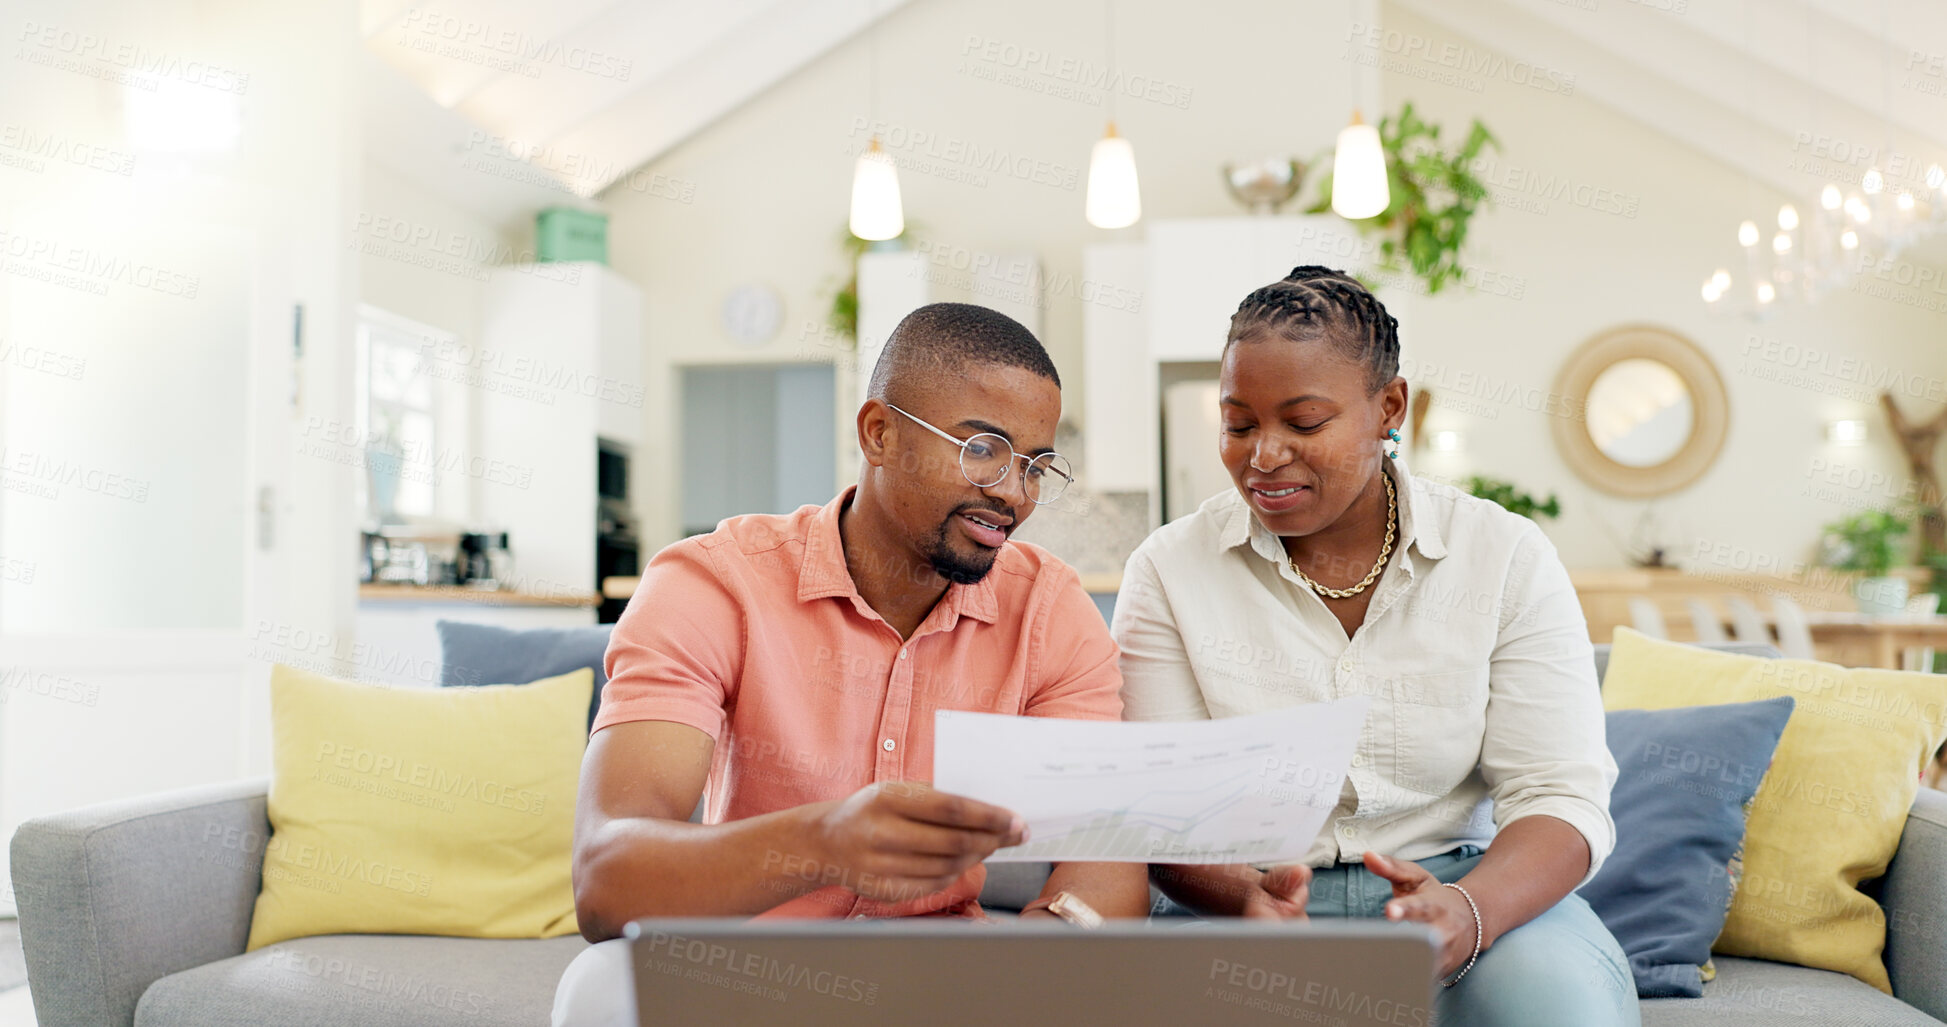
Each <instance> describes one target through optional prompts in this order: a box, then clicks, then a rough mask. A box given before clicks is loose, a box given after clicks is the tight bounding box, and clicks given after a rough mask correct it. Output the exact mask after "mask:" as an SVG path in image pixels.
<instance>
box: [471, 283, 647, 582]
mask: <svg viewBox="0 0 1947 1027" xmlns="http://www.w3.org/2000/svg"><path fill="white" fill-rule="evenodd" d="M481 334H482V339H481V347H480V354H479V355H478V357H477V358H476V359H475V360H474V361H473V363H476V364H478V365H480V366H479V367H478V368H477V370H478V372H479V374H478V375H477V378H478V383H477V384H478V385H479V391H478V392H477V393H476V397H477V399H478V405H477V417H478V422H477V423H478V425H479V430H478V438H479V440H480V441H479V452H478V453H475V454H470V458H469V459H468V460H467V461H466V462H465V463H464V464H463V465H462V466H464V468H465V471H464V473H467V474H469V475H470V476H472V477H473V479H474V487H475V490H476V491H475V493H474V496H475V501H474V504H473V509H474V511H475V520H476V521H477V522H478V523H480V524H481V525H483V526H490V527H494V528H499V529H502V530H505V531H506V532H507V533H508V542H509V545H510V546H511V548H512V550H513V554H514V580H515V583H516V584H517V585H518V586H519V587H521V588H525V589H529V590H532V591H539V592H558V591H561V590H580V591H592V590H594V589H595V588H596V584H597V583H596V581H595V507H596V480H595V474H596V468H595V463H596V441H595V440H596V438H597V437H598V436H600V437H604V438H609V439H612V440H614V441H618V442H622V443H626V444H629V445H631V446H633V445H635V444H637V443H639V442H640V441H641V439H642V426H643V414H644V411H643V408H642V407H643V382H642V293H641V291H640V290H639V289H637V288H636V287H635V286H634V285H633V284H631V283H630V282H629V281H627V280H626V279H624V278H623V277H622V276H621V275H618V274H616V273H615V272H614V271H613V270H611V269H609V268H608V267H606V266H604V265H601V264H594V263H587V262H576V263H563V264H538V265H517V266H511V267H506V268H501V269H498V270H496V271H494V272H493V274H492V277H491V279H490V281H489V283H488V288H487V310H486V316H485V318H484V320H483V328H482V332H481Z"/></svg>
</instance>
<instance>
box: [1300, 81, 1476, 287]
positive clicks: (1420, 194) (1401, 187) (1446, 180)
mask: <svg viewBox="0 0 1947 1027" xmlns="http://www.w3.org/2000/svg"><path fill="white" fill-rule="evenodd" d="M1379 142H1380V145H1381V146H1382V147H1383V148H1384V149H1385V151H1386V184H1387V187H1388V188H1389V189H1390V190H1391V192H1392V201H1391V202H1390V203H1388V204H1387V205H1386V209H1385V210H1383V211H1381V212H1380V213H1379V214H1378V215H1377V216H1375V217H1370V218H1365V219H1363V220H1359V221H1355V222H1353V224H1355V225H1357V226H1359V230H1360V231H1361V232H1365V233H1368V234H1375V233H1376V234H1378V235H1380V236H1382V238H1381V241H1380V244H1379V253H1380V256H1381V257H1383V258H1384V260H1385V263H1386V266H1387V267H1389V268H1391V269H1393V270H1400V269H1401V268H1402V261H1403V263H1404V268H1405V269H1407V270H1411V271H1412V272H1413V273H1414V274H1415V275H1418V276H1419V277H1420V278H1421V279H1422V280H1423V281H1425V282H1426V291H1427V292H1428V293H1436V292H1439V291H1440V289H1441V287H1442V286H1445V285H1446V284H1447V283H1448V282H1451V281H1454V280H1456V279H1458V278H1459V277H1460V276H1461V273H1462V272H1463V271H1464V270H1465V268H1464V267H1463V266H1462V264H1461V262H1460V247H1461V244H1462V243H1465V242H1466V241H1467V224H1468V222H1469V221H1471V220H1472V219H1473V217H1474V212H1475V211H1477V210H1479V209H1480V206H1481V204H1482V203H1485V202H1487V201H1488V195H1487V186H1486V185H1484V184H1482V183H1481V180H1480V179H1478V178H1476V177H1474V171H1473V166H1474V162H1475V161H1477V160H1479V159H1480V155H1481V151H1482V150H1483V149H1485V148H1487V147H1490V146H1491V147H1494V148H1495V149H1499V148H1500V145H1501V144H1500V142H1499V141H1498V140H1496V139H1495V138H1494V136H1493V135H1492V134H1491V133H1489V132H1488V130H1487V126H1486V125H1483V124H1481V121H1480V119H1479V118H1475V119H1474V122H1473V125H1472V126H1471V127H1469V128H1468V130H1467V138H1466V139H1465V140H1463V141H1462V142H1461V144H1460V147H1459V148H1458V149H1456V150H1453V151H1451V152H1449V151H1448V150H1447V149H1446V148H1445V147H1443V146H1442V145H1441V143H1440V126H1439V125H1436V124H1433V123H1432V122H1430V121H1427V120H1425V119H1423V118H1421V117H1420V116H1419V115H1418V114H1416V113H1414V112H1413V104H1412V102H1411V101H1408V102H1407V103H1406V104H1404V105H1403V106H1401V107H1400V109H1399V113H1398V114H1396V115H1391V116H1388V117H1385V118H1381V119H1380V121H1379ZM1327 158H1329V154H1328V155H1327ZM1319 166H1320V167H1323V168H1325V169H1326V170H1325V173H1324V174H1323V175H1322V176H1321V177H1320V181H1321V182H1322V187H1321V188H1322V189H1323V195H1322V197H1321V198H1320V199H1319V201H1318V202H1317V203H1314V204H1312V205H1311V206H1310V207H1309V208H1307V209H1306V211H1307V213H1311V214H1322V213H1325V212H1326V211H1329V210H1331V209H1332V172H1331V161H1330V160H1329V159H1323V160H1321V161H1320V162H1319Z"/></svg>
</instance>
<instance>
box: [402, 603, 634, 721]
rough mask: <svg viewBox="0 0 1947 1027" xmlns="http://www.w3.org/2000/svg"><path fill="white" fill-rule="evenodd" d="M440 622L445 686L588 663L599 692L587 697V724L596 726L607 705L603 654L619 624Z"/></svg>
mask: <svg viewBox="0 0 1947 1027" xmlns="http://www.w3.org/2000/svg"><path fill="white" fill-rule="evenodd" d="M437 627H438V629H439V655H440V670H439V683H440V686H441V687H446V686H449V685H511V684H517V683H519V682H522V681H539V680H540V679H542V678H551V677H555V676H557V675H560V674H566V673H568V672H569V671H571V670H577V669H579V668H582V667H587V668H588V669H590V670H592V671H594V672H595V694H594V695H593V696H591V697H590V698H589V701H588V726H589V728H591V729H592V728H594V726H595V714H596V713H597V712H598V711H600V710H601V707H602V686H603V685H606V684H608V671H607V669H606V668H605V667H604V665H603V663H602V656H603V654H604V653H606V652H607V651H608V636H609V632H610V631H611V630H613V629H614V627H615V625H613V624H599V625H596V626H594V627H588V628H529V629H525V630H516V629H514V628H501V627H495V626H494V625H491V624H469V623H467V622H465V621H455V620H443V621H440V622H439V623H438V625H437Z"/></svg>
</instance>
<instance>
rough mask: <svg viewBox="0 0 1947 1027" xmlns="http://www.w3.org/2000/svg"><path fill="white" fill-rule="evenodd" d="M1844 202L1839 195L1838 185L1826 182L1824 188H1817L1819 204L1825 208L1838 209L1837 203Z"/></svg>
mask: <svg viewBox="0 0 1947 1027" xmlns="http://www.w3.org/2000/svg"><path fill="white" fill-rule="evenodd" d="M1844 202H1845V200H1844V199H1843V198H1842V197H1840V195H1839V187H1838V186H1836V185H1830V184H1828V185H1827V186H1826V187H1825V188H1824V189H1821V190H1819V206H1821V207H1824V208H1825V209H1826V210H1838V209H1839V204H1841V203H1844Z"/></svg>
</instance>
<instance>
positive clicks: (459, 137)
mask: <svg viewBox="0 0 1947 1027" xmlns="http://www.w3.org/2000/svg"><path fill="white" fill-rule="evenodd" d="M438 2H439V7H437V8H434V7H429V6H427V5H426V4H425V3H424V0H361V4H362V6H361V19H362V28H363V31H364V34H365V43H366V50H367V51H368V54H369V60H370V61H371V62H373V63H377V64H382V65H385V66H389V67H390V68H392V69H396V71H397V72H398V74H396V75H386V74H374V75H366V76H362V78H364V79H366V80H367V86H366V88H367V97H366V102H365V112H366V113H365V132H366V137H367V152H368V153H369V154H371V155H372V156H373V157H374V158H375V159H378V160H382V161H387V162H390V163H393V164H394V165H395V166H398V167H400V168H401V169H402V170H412V169H417V173H418V174H419V175H420V176H421V177H422V178H423V177H424V176H425V175H427V174H428V171H427V169H428V168H429V167H431V168H435V169H437V168H438V167H439V166H440V165H441V163H442V162H444V163H445V164H447V165H451V164H454V163H457V162H462V161H469V160H470V161H472V162H473V165H472V167H473V170H475V171H479V170H482V167H483V162H484V166H485V167H487V168H489V169H490V171H489V173H488V174H485V175H482V174H473V175H460V176H457V178H458V179H459V180H460V182H461V183H462V184H460V185H459V186H457V187H456V188H458V189H460V190H461V191H463V192H465V193H469V194H471V195H463V196H458V197H456V199H457V200H458V201H460V202H464V203H467V204H468V205H470V206H473V207H474V208H476V209H479V210H482V211H483V212H486V213H488V214H489V215H490V216H495V217H500V218H512V217H515V216H517V215H518V212H520V211H523V210H525V211H531V210H532V209H533V208H534V207H536V206H542V205H545V204H546V203H547V202H550V201H552V202H560V201H561V200H563V199H564V198H567V197H571V196H572V197H583V198H586V197H590V196H594V195H595V194H597V193H599V192H600V191H601V190H602V189H604V188H606V187H608V186H609V185H611V184H613V183H614V182H615V181H616V180H617V179H618V178H620V177H621V176H624V175H627V174H628V173H630V172H631V171H633V170H635V169H636V168H639V167H641V166H642V165H643V164H645V163H647V162H649V161H651V160H653V159H654V158H656V157H657V156H658V155H660V154H662V153H664V152H666V151H667V150H668V149H670V148H671V147H673V146H675V145H676V144H677V143H679V142H681V141H682V140H683V139H684V138H685V137H687V136H689V135H690V134H691V133H694V132H696V131H698V130H699V129H701V128H703V127H704V126H707V125H708V124H710V123H711V122H712V121H714V120H716V119H718V118H721V117H723V116H725V115H726V114H728V113H729V112H730V111H732V110H734V109H735V108H736V107H737V106H738V105H740V104H742V103H743V102H744V101H746V100H748V99H750V98H751V97H753V96H756V95H757V94H759V93H760V92H762V91H763V90H765V89H767V88H769V87H771V86H772V85H775V84H776V83H778V82H779V81H780V80H782V79H783V78H784V77H786V76H788V75H790V74H791V73H792V72H794V71H796V70H797V69H798V68H800V67H803V66H804V65H805V64H807V63H808V62H810V61H812V60H814V59H815V58H817V57H818V56H819V55H821V54H823V53H825V52H827V51H828V50H830V49H831V48H833V47H835V46H837V45H838V44H840V43H841V42H843V41H844V40H846V39H848V38H849V37H851V36H853V35H854V34H856V33H858V32H860V31H862V30H863V29H865V28H867V27H868V26H870V25H872V24H873V23H874V22H875V21H877V20H878V19H880V18H883V17H885V16H886V15H887V14H888V13H890V12H892V11H894V10H896V9H898V8H899V7H902V6H904V5H905V4H906V3H908V2H909V0H707V2H698V0H551V2H550V3H549V4H546V5H543V4H537V3H533V2H531V0H438ZM1591 7H1593V9H1590V8H1591ZM1387 9H1397V10H1403V11H1406V12H1410V13H1412V14H1413V15H1416V16H1418V17H1421V18H1424V19H1426V20H1428V21H1431V22H1433V23H1435V24H1438V25H1440V26H1442V27H1444V28H1446V29H1448V30H1450V31H1452V32H1454V33H1457V34H1460V35H1464V36H1467V37H1469V38H1471V39H1473V40H1476V41H1478V42H1480V43H1481V44H1483V45H1484V46H1486V47H1488V48H1490V49H1493V50H1498V51H1500V52H1503V53H1505V54H1507V55H1508V56H1509V57H1511V58H1513V59H1516V60H1526V61H1530V62H1533V63H1536V64H1540V65H1544V66H1546V67H1549V68H1554V69H1561V70H1564V71H1568V72H1572V73H1573V74H1574V76H1575V88H1576V90H1577V92H1578V93H1581V94H1583V95H1586V96H1588V97H1589V98H1591V99H1593V100H1596V101H1598V102H1601V103H1603V104H1605V105H1608V106H1610V107H1613V108H1615V109H1616V110H1618V111H1621V112H1622V113H1624V114H1625V115H1628V116H1631V117H1634V118H1636V119H1638V120H1640V121H1642V122H1644V123H1646V124H1649V125H1651V126H1653V127H1655V128H1657V129H1659V130H1661V131H1663V132H1666V133H1668V134H1670V135H1671V136H1673V137H1675V138H1677V139H1679V140H1683V141H1685V142H1687V143H1689V144H1691V145H1692V146H1695V147H1696V148H1698V149H1699V150H1701V151H1703V152H1706V153H1709V154H1712V155H1714V156H1716V157H1718V158H1719V159H1721V160H1723V161H1724V162H1726V163H1728V164H1730V165H1732V166H1733V167H1737V168H1740V169H1742V170H1743V171H1745V172H1746V173H1747V174H1749V175H1751V176H1752V177H1753V178H1754V179H1755V180H1757V181H1761V182H1764V183H1767V184H1769V185H1772V186H1775V187H1777V188H1779V189H1781V190H1784V191H1785V192H1787V193H1789V194H1792V195H1803V196H1807V197H1810V196H1812V195H1815V194H1816V191H1817V189H1818V188H1819V185H1820V184H1821V183H1822V181H1823V180H1822V179H1820V178H1818V177H1816V176H1815V175H1812V174H1808V173H1807V171H1806V170H1805V167H1806V165H1805V161H1807V160H1811V159H1817V153H1818V150H1819V147H1820V138H1821V137H1823V138H1824V140H1825V141H1826V146H1827V152H1828V154H1829V153H1830V144H1831V143H1832V142H1835V141H1840V142H1843V143H1844V144H1845V145H1846V146H1847V147H1851V148H1859V147H1864V148H1868V149H1872V150H1875V151H1877V152H1880V153H1884V152H1887V148H1888V147H1889V144H1890V150H1891V151H1892V152H1897V153H1901V154H1905V155H1908V156H1909V157H1910V158H1911V159H1912V161H1911V166H1910V167H1909V168H1908V169H1907V171H1906V180H1907V181H1915V180H1917V179H1918V178H1919V176H1920V175H1922V174H1924V170H1925V167H1926V165H1927V164H1928V163H1930V162H1934V161H1939V162H1942V163H1947V67H1943V66H1942V64H1940V63H1936V62H1941V61H1947V4H1944V3H1939V2H1937V0H1878V2H1873V0H1866V2H1846V0H1742V2H1727V0H1596V2H1594V3H1593V4H1591V3H1588V2H1574V0H1465V2H1455V0H1388V2H1387V4H1386V6H1385V7H1384V8H1382V10H1387ZM1382 18H1383V14H1382ZM1186 45H1187V44H1186ZM415 94H417V95H415ZM428 97H430V99H431V103H430V104H429V103H428V102H427V99H426V98H428ZM434 104H436V105H437V107H434V106H433V105H434ZM440 109H444V110H445V111H449V112H451V114H450V115H448V116H445V117H444V118H438V117H433V116H429V115H428V114H427V113H426V112H427V111H431V112H433V113H434V114H437V112H438V111H439V110H440ZM452 115H457V116H458V117H457V118H456V117H453V116H452ZM428 162H431V163H430V164H429V163H428ZM1847 170H1848V171H1849V172H1851V173H1854V174H1857V173H1861V172H1863V171H1864V170H1865V164H1863V163H1861V164H1857V166H1856V167H1852V168H1848V169H1847ZM1892 170H1894V172H1895V173H1896V174H1897V173H1898V169H1892ZM449 180H450V176H449Z"/></svg>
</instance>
